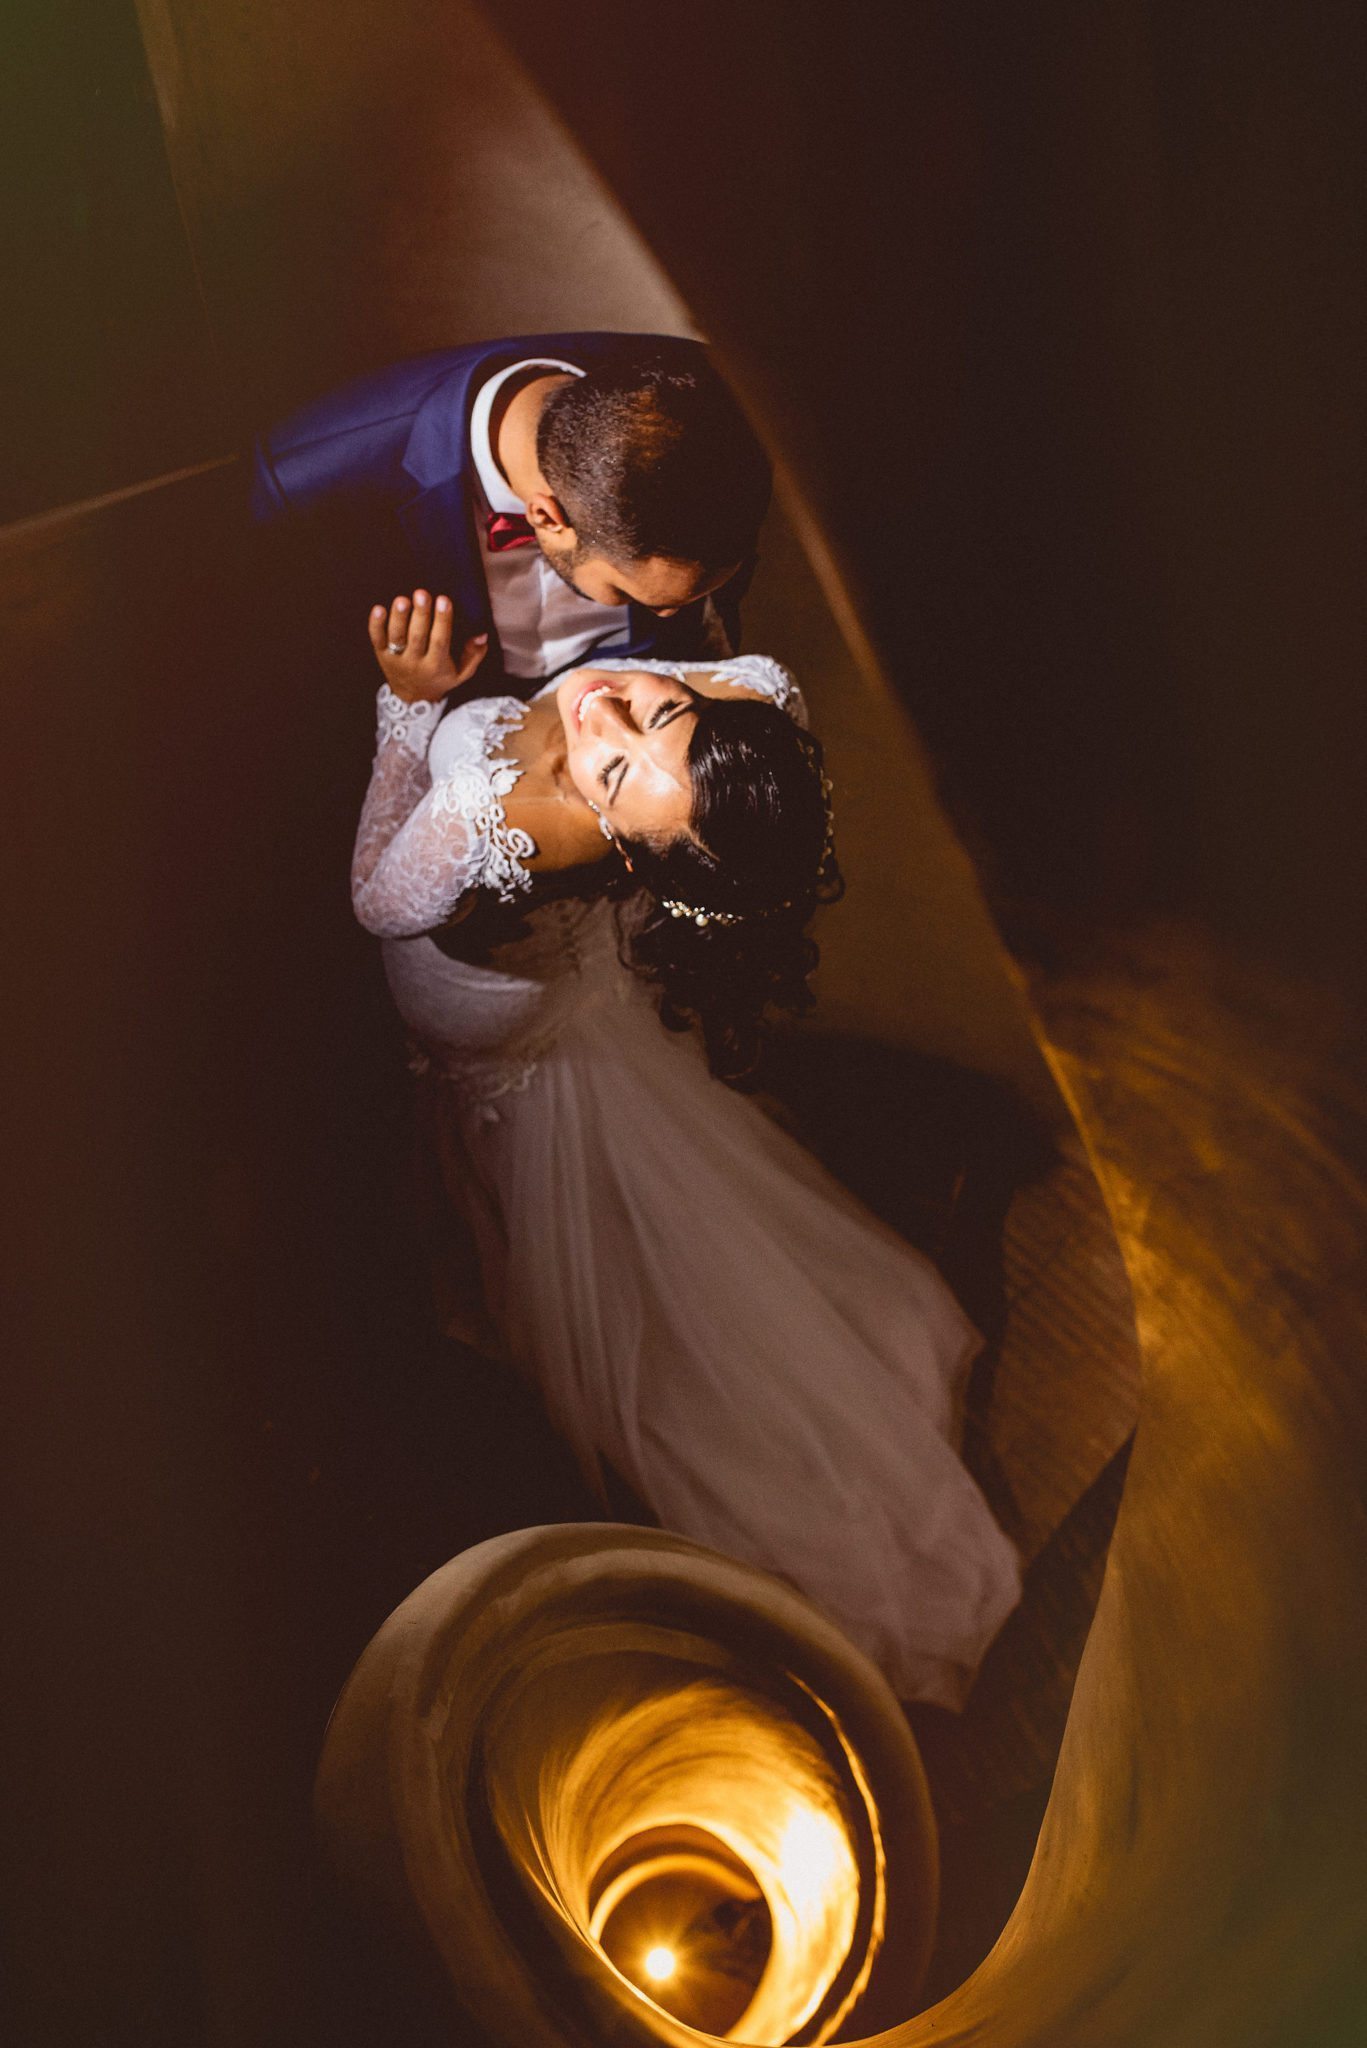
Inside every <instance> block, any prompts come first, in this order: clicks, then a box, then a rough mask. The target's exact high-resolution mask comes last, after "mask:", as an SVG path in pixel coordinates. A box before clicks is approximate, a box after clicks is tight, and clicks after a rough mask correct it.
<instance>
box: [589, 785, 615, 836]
mask: <svg viewBox="0 0 1367 2048" xmlns="http://www.w3.org/2000/svg"><path fill="white" fill-rule="evenodd" d="M585 802H586V803H587V804H588V807H589V809H590V810H591V811H592V812H593V815H594V817H595V818H596V819H597V820H598V830H599V831H600V832H601V833H602V835H603V837H604V839H611V838H612V827H611V825H609V823H608V821H607V819H606V818H605V817H604V816H603V813H602V812H601V811H600V810H599V808H598V806H597V804H596V803H595V802H594V801H593V798H592V797H586V798H585ZM614 844H615V842H614Z"/></svg>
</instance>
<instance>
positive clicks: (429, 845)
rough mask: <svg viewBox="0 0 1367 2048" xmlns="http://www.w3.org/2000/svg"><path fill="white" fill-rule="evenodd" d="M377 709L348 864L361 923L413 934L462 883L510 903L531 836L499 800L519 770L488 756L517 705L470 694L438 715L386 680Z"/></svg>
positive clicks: (518, 711) (441, 918) (525, 880)
mask: <svg viewBox="0 0 1367 2048" xmlns="http://www.w3.org/2000/svg"><path fill="white" fill-rule="evenodd" d="M376 709H377V745H376V750H375V766H374V769H373V770H372V772H371V777H370V787H369V789H368V790H367V791H366V799H365V804H364V806H363V807H362V810H361V819H360V824H359V825H358V827H357V831H356V847H355V852H354V854H353V856H352V864H351V900H352V904H353V906H354V908H355V911H356V915H357V917H358V918H359V919H360V921H361V923H362V924H363V925H364V926H365V927H366V929H367V931H372V932H375V933H376V934H377V935H378V936H379V937H380V938H390V939H397V938H414V937H416V936H417V935H418V934H419V933H420V932H427V931H431V930H432V929H433V928H434V927H435V926H437V925H440V924H444V923H445V922H446V920H447V919H448V918H449V917H450V916H451V913H452V912H453V911H454V910H455V908H456V906H457V905H458V904H459V902H460V900H461V898H462V897H463V896H465V895H466V894H468V892H469V891H470V890H471V889H475V888H480V887H485V888H489V889H492V890H494V891H495V892H496V894H497V895H498V896H499V897H500V899H501V900H502V901H504V902H510V901H511V900H512V898H513V896H514V894H515V892H516V891H517V890H520V889H528V888H530V887H531V876H530V875H529V874H528V872H527V869H526V867H525V866H524V862H526V861H528V860H530V859H531V857H532V856H533V855H534V854H535V852H536V845H535V842H534V841H533V840H532V839H530V838H529V837H528V835H527V834H526V833H525V832H522V831H519V830H518V829H517V828H516V827H515V826H511V825H509V823H508V820H507V815H506V813H505V811H504V808H503V800H504V798H505V797H506V796H507V795H508V793H509V791H510V790H512V789H513V787H514V786H515V785H516V783H517V781H518V779H519V777H520V776H521V774H522V769H521V767H520V766H519V765H518V763H517V762H515V761H500V760H496V759H495V758H494V757H495V755H496V754H497V753H498V751H499V749H500V747H501V746H502V743H503V740H504V738H505V737H506V735H507V734H508V733H509V732H510V731H513V730H515V729H516V728H517V726H519V725H520V724H521V722H522V720H523V718H524V717H525V715H526V714H525V709H524V706H523V705H522V704H520V703H519V702H518V700H517V698H516V697H479V698H476V699H475V700H474V702H472V703H469V704H461V705H458V706H457V707H456V709H455V710H454V711H451V712H449V713H445V715H443V707H442V706H441V705H439V704H438V705H433V706H427V705H421V706H419V705H410V704H405V703H404V702H403V700H402V699H401V698H399V697H396V696H395V695H394V693H393V691H391V690H390V688H389V686H388V684H385V685H384V686H383V687H382V688H381V690H380V693H379V697H378V700H377V707H376ZM419 712H420V713H423V714H425V715H424V716H421V717H415V716H414V715H413V714H415V713H419ZM432 714H435V716H434V715H432ZM438 731H440V733H441V744H440V746H439V747H438V748H437V749H436V759H435V761H434V760H433V758H432V743H433V740H434V738H435V737H436V734H437V732H438ZM434 768H435V773H434Z"/></svg>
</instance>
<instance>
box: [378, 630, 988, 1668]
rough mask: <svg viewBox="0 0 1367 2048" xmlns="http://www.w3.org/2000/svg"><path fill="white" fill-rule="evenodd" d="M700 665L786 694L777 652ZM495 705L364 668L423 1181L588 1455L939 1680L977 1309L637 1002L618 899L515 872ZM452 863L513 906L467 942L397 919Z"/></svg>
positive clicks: (963, 1597)
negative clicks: (474, 943) (516, 906)
mask: <svg viewBox="0 0 1367 2048" xmlns="http://www.w3.org/2000/svg"><path fill="white" fill-rule="evenodd" d="M594 665H595V667H604V668H607V667H612V666H617V667H623V668H633V667H634V668H643V667H651V668H658V669H660V670H661V671H663V672H666V673H680V672H682V671H681V669H680V667H679V665H671V664H668V663H648V662H640V661H637V662H620V663H616V664H614V663H609V662H602V663H595V664H594ZM688 667H693V668H695V669H704V668H711V669H713V670H715V668H716V664H715V663H701V662H700V663H693V664H684V665H683V668H684V669H686V668H688ZM725 674H726V675H727V676H728V677H731V678H733V679H734V680H735V681H736V682H737V683H738V684H741V685H742V686H744V687H745V688H747V689H749V690H752V691H757V692H760V693H762V694H764V695H767V696H769V697H771V698H773V699H774V700H776V701H777V702H779V703H780V704H783V705H785V706H786V708H788V709H789V710H790V711H792V713H793V715H794V716H798V717H800V716H802V709H801V701H800V698H799V697H798V693H797V690H796V686H795V685H794V684H793V682H792V679H791V678H790V677H789V676H788V674H787V672H786V671H785V670H783V669H781V668H779V667H778V665H777V664H776V663H773V662H770V661H767V660H766V659H764V658H763V657H759V656H741V657H735V658H733V659H731V660H729V661H728V662H727V664H726V669H725ZM548 687H554V685H551V686H548ZM523 716H524V707H523V705H522V704H520V703H519V702H518V701H517V699H515V698H483V699H477V700H475V701H474V702H472V703H468V704H464V705H460V706H458V707H457V708H456V709H454V710H452V711H450V712H449V713H447V714H446V715H445V716H443V715H442V710H441V707H440V706H430V705H417V706H408V705H405V704H403V703H401V702H400V700H399V699H397V698H396V697H394V696H392V695H391V693H390V692H389V691H388V689H387V688H386V689H382V690H381V693H380V712H379V746H378V750H377V754H376V761H375V769H374V774H373V777H372V780H371V784H370V789H369V793H368V795H367V797H366V802H365V808H364V811H363V813H362V817H361V823H360V828H359V832H358V836H357V844H356V857H355V867H354V873H353V894H354V899H355V903H356V909H357V913H358V915H359V916H360V918H361V920H362V922H363V923H364V924H365V925H366V926H367V927H368V928H369V929H371V930H372V931H375V932H377V933H379V934H380V935H381V936H382V937H383V938H384V939H385V942H386V943H385V946H384V956H385V967H386V971H387V974H388V978H389V982H390V986H391V988H392V990H393V993H394V997H395V1000H396V1002H397V1004H398V1007H399V1010H400V1012H401V1013H402V1015H403V1017H404V1019H405V1021H406V1023H407V1025H408V1027H409V1031H410V1033H411V1035H412V1038H413V1040H414V1042H415V1045H416V1047H417V1048H418V1050H419V1060H420V1063H421V1064H424V1065H426V1066H428V1067H429V1068H430V1070H432V1071H433V1072H435V1073H436V1074H437V1075H439V1076H440V1077H441V1081H442V1085H441V1087H440V1090H439V1100H440V1103H441V1110H440V1117H441V1123H442V1127H443V1128H442V1133H441V1138H442V1147H443V1153H444V1165H445V1171H446V1178H447V1181H448V1186H449V1192H450V1194H451V1197H452V1199H453V1201H455V1202H456V1203H457V1204H458V1206H459V1208H460V1211H461V1213H462V1215H463V1217H464V1219H465V1221H466V1222H467V1223H468V1224H469V1225H470V1226H471V1227H472V1228H473V1230H474V1232H475V1235H476V1238H477V1240H478V1244H479V1249H480V1260H481V1265H482V1269H483V1274H484V1282H485V1289H486V1295H487V1299H488V1305H489V1308H490V1311H491V1314H492V1316H493V1319H494V1322H495V1324H496V1327H497V1328H498V1330H499V1333H500V1336H501V1339H502V1343H503V1345H504V1347H505V1348H506V1351H507V1353H508V1355H509V1357H510V1358H511V1360H512V1361H513V1362H515V1363H516V1364H517V1365H518V1366H519V1367H521V1368H522V1369H523V1370H524V1371H525V1372H526V1373H528V1374H529V1375H530V1376H531V1377H532V1378H533V1379H534V1380H535V1382H536V1384H537V1385H538V1386H539V1387H540V1389H541V1391H542V1394H543V1396H544V1399H545V1402H546V1405H547V1407H548V1409H549V1411H550V1414H551V1416H552V1418H553V1419H554V1421H555V1422H556V1424H557V1425H558V1426H559V1428H560V1429H561V1430H562V1431H563V1432H564V1434H565V1435H566V1437H568V1439H569V1441H570V1442H571V1444H572V1445H573V1447H574V1449H575V1451H576V1453H577V1454H578V1457H579V1459H580V1462H581V1464H582V1465H583V1467H584V1469H585V1471H586V1472H587V1473H588V1474H589V1475H590V1477H591V1478H596V1477H597V1476H598V1474H599V1470H600V1466H599V1461H600V1460H601V1459H607V1460H608V1461H610V1463H611V1464H612V1466H613V1467H615V1468H616V1470H617V1471H618V1472H619V1473H620V1474H621V1476H622V1477H623V1478H624V1479H625V1480H626V1481H627V1482H628V1484H629V1485H630V1486H631V1487H632V1488H633V1489H634V1490H635V1492H636V1493H637V1494H638V1495H639V1496H640V1498H641V1499H642V1500H643V1501H645V1502H646V1503H647V1504H648V1506H649V1507H650V1509H651V1510H652V1512H653V1513H654V1514H655V1515H656V1516H657V1517H658V1519H659V1521H660V1522H661V1523H662V1524H663V1526H664V1527H665V1528H668V1529H673V1530H676V1531H678V1532H679V1533H680V1534H682V1535H685V1536H690V1537H693V1538H695V1539H696V1540H697V1541H699V1542H702V1543H705V1544H709V1545H711V1546H712V1547H713V1548H715V1549H717V1550H720V1551H724V1552H727V1553H728V1554H730V1555H731V1556H734V1557H738V1558H744V1559H747V1560H749V1561H750V1562H752V1563H755V1564H758V1565H763V1566H766V1567H767V1568H768V1569H769V1570H771V1571H774V1572H776V1573H779V1574H781V1575H782V1576H783V1577H785V1578H787V1579H789V1580H791V1581H792V1582H793V1584H795V1585H796V1586H798V1587H799V1588H800V1589H801V1590H802V1591H803V1592H804V1593H806V1594H807V1595H808V1597H809V1598H810V1599H812V1600H814V1601H815V1602H816V1603H817V1604H818V1605H819V1606H821V1607H823V1608H824V1609H825V1610H826V1612H827V1613H829V1614H830V1615H831V1616H832V1617H833V1618H834V1619H835V1620H836V1621H837V1622H838V1623H839V1624H840V1625H841V1626H842V1627H843V1628H844V1630H845V1631H846V1633H847V1634H848V1635H849V1636H851V1637H852V1638H853V1640H854V1641H855V1642H856V1643H858V1644H859V1645H860V1646H861V1647H862V1648H863V1649H864V1650H865V1651H867V1652H868V1653H869V1655H871V1656H872V1657H873V1658H874V1660H875V1661H876V1662H877V1663H878V1664H879V1665H880V1666H881V1667H882V1669H883V1670H884V1672H885V1673H886V1674H887V1676H888V1678H889V1679H890V1680H891V1682H892V1684H893V1686H894V1687H895V1688H896V1690H897V1691H898V1693H899V1695H900V1696H901V1697H903V1698H907V1699H910V1698H917V1699H926V1700H935V1701H938V1702H940V1703H942V1704H945V1705H950V1706H957V1705H959V1704H961V1702H962V1698H963V1695H964V1693H965V1691H966V1689H967V1686H968V1684H969V1683H970V1681H971V1679H972V1676H973V1673H974V1671H975V1670H976V1668H977V1665H978V1663H979V1660H980V1659H981V1657H982V1654H983V1652H984V1650H985V1649H986V1647H987V1645H988V1643H989V1642H990V1641H991V1639H992V1637H993V1635H994V1634H995V1633H996V1631H997V1629H998V1628H999V1627H1000V1625H1001V1623H1002V1621H1003V1620H1004V1619H1005V1617H1006V1615H1007V1614H1008V1613H1009V1612H1010V1610H1011V1608H1012V1607H1013V1606H1014V1605H1015V1602H1016V1600H1017V1598H1018V1595H1019V1574H1018V1566H1017V1560H1016V1555H1015V1552H1014V1550H1013V1549H1012V1546H1011V1544H1010V1543H1009V1542H1008V1540H1007V1538H1006V1537H1005V1536H1004V1535H1003V1533H1002V1532H1001V1530H1000V1529H999V1528H998V1527H997V1525H996V1523H995V1522H994V1520H993V1518H992V1515H991V1513H990V1511H989V1509H988V1507H987V1504H986V1502H985V1501H984V1499H983V1497H982V1495H981V1493H980V1492H979V1491H978V1489H977V1487H976V1486H975V1484H974V1483H973V1481H972V1479H971V1478H970V1477H969V1475H968V1473H967V1471H966V1470H965V1468H964V1466H963V1464H962V1463H961V1462H960V1460H959V1458H958V1456H957V1455H956V1452H955V1448H954V1438H955V1433H956V1409H957V1404H958V1400H959V1397H960V1395H961V1392H962V1388H963V1382H964V1379H965V1377H966V1374H967V1371H968V1367H969V1365H970V1363H971V1361H972V1358H973V1355H974V1353H975V1351H976V1350H977V1347H978V1340H977V1337H976V1334H975V1332H974V1331H973V1329H972V1327H971V1325H970V1324H969V1323H968V1322H967V1320H966V1319H965V1317H964V1316H963V1314H962V1312H961V1311H960V1309H959V1307H958V1305H957V1303H956V1302H955V1301H954V1299H953V1297H952V1296H951V1294H950V1293H949V1291H948V1289H947V1288H946V1287H945V1285H944V1283H943V1282H942V1281H941V1280H940V1278H939V1277H938V1275H937V1274H936V1273H935V1271H934V1270H933V1268H932V1267H931V1266H930V1265H929V1264H928V1263H927V1262H926V1261H925V1260H924V1259H923V1258H921V1257H920V1255H919V1254H918V1253H916V1252H914V1251H912V1250H911V1249H910V1248H909V1247H908V1246H907V1245H906V1244H904V1243H903V1242H902V1241H901V1239H899V1238H898V1237H897V1236H896V1235H895V1234H894V1233H893V1232H892V1231H890V1230H888V1229H887V1228H886V1227H885V1226H884V1225H883V1224H882V1223H880V1222H879V1221H878V1220H877V1219H876V1218H874V1217H873V1216H871V1215H870V1214H869V1213H868V1212H867V1211H866V1210H865V1209H864V1208H863V1207H862V1206H861V1205H860V1204H859V1203H857V1202H856V1201H855V1200H854V1198H853V1197H852V1196H851V1195H849V1194H848V1193H847V1192H846V1191H845V1190H844V1189H843V1188H841V1187H840V1186H839V1185H838V1184H837V1183H836V1182H834V1181H833V1180H832V1179H831V1178H830V1176H829V1175H828V1174H826V1173H825V1172H824V1170H823V1169H822V1168H820V1167H819V1166H818V1165H817V1164H816V1162H815V1161H814V1160H812V1159H811V1158H810V1157H809V1156H808V1155H807V1154H806V1153H805V1152H804V1151H803V1150H802V1149H801V1147H800V1146H798V1145H797V1144H795V1143H794V1142H793V1140H792V1139H791V1138H789V1137H788V1136H787V1135H786V1134H785V1133H783V1132H782V1131H780V1130H779V1129H778V1128H777V1127H776V1126H775V1125H774V1124H773V1123H772V1122H771V1121H770V1119H769V1118H768V1117H766V1116H765V1115H764V1114H763V1112H762V1111H761V1110H760V1109H758V1108H757V1107H756V1106H755V1105H754V1104H753V1103H751V1102H749V1101H747V1100H746V1099H745V1098H744V1097H742V1096H740V1095H737V1094H736V1093H735V1092H734V1091H733V1090H731V1089H729V1088H727V1087H725V1086H724V1085H723V1084H722V1083H720V1082H718V1081H715V1080H713V1079H712V1077H711V1075H710V1074H709V1072H708V1070H707V1067H706V1064H705V1061H704V1059H703V1056H702V1053H701V1050H700V1048H699V1046H698V1044H697V1043H696V1042H695V1040H694V1039H693V1038H692V1037H691V1036H684V1035H679V1034H676V1033H672V1032H668V1031H666V1030H665V1029H664V1027H663V1026H662V1025H661V1023H660V1021H659V1019H658V1016H657V1014H656V1010H655V1001H654V997H653V994H652V991H651V989H650V988H649V986H648V985H647V984H646V983H645V982H643V981H642V979H641V978H640V977H638V976H636V975H634V974H633V973H632V972H631V971H630V970H629V969H627V968H626V967H624V966H623V964H622V960H621V957H620V952H619V943H620V941H619V922H618V920H619V916H620V915H622V914H623V913H622V911H621V910H620V909H619V907H618V906H615V905H613V904H612V903H610V902H608V901H607V900H605V899H603V898H599V899H597V900H589V901H583V900H573V899H565V898H562V899H560V900H556V901H546V902H537V900H536V896H535V892H534V891H533V887H532V878H531V876H530V875H529V874H528V873H527V870H526V869H525V867H524V866H523V865H522V862H523V860H524V859H525V858H526V857H528V856H529V855H530V853H531V852H532V850H533V849H532V847H531V845H530V843H529V842H527V841H526V840H525V839H524V838H522V837H521V836H520V835H519V834H518V833H517V832H516V831H514V830H513V829H511V828H510V826H509V824H508V821H507V819H506V818H505V816H504V811H503V803H502V799H503V798H504V797H505V796H506V795H507V794H508V792H509V791H510V789H512V788H513V787H514V785H515V784H516V781H517V779H518V776H519V775H520V773H521V770H520V768H519V767H518V766H517V765H516V763H514V762H511V761H509V760H507V759H506V758H505V757H504V756H503V754H502V751H501V750H502V747H503V744H504V741H505V738H506V736H507V735H508V734H509V733H510V732H512V731H513V730H514V729H515V728H516V727H517V726H518V725H519V724H520V722H521V720H522V718H523ZM472 888H480V889H484V890H491V891H493V892H495V894H496V896H497V897H498V898H500V899H502V900H503V901H504V902H505V903H512V902H522V901H524V900H525V904H526V905H527V906H530V907H528V908H527V909H526V913H525V916H523V917H522V918H519V919H518V920H516V924H517V925H518V926H519V927H520V929H519V930H518V932H517V935H516V936H513V937H511V938H510V939H509V940H508V942H507V943H503V944H495V945H493V946H492V948H491V949H490V950H489V952H488V956H487V960H486V961H484V962H481V963H480V964H474V963H472V962H467V961H464V960H460V959H455V958H452V957H450V955H449V953H448V952H447V951H446V950H443V948H441V947H439V946H438V945H437V944H436V943H435V942H434V940H433V939H432V938H431V937H430V936H427V935H426V934H428V933H430V932H431V931H432V929H433V928H434V927H436V926H438V925H439V924H441V923H442V921H443V920H444V919H446V918H448V917H449V916H450V914H451V912H452V910H453V909H454V907H455V905H456V903H457V902H458V900H459V899H460V898H461V897H462V896H463V895H464V894H465V892H466V891H467V890H470V889H472ZM456 929H457V931H459V929H460V928H459V927H457V928H456Z"/></svg>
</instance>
